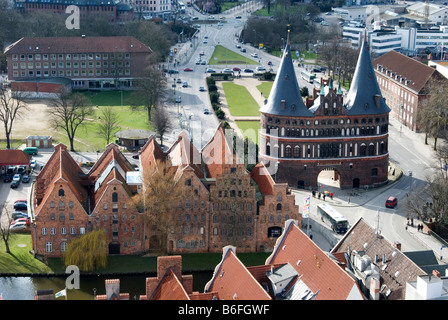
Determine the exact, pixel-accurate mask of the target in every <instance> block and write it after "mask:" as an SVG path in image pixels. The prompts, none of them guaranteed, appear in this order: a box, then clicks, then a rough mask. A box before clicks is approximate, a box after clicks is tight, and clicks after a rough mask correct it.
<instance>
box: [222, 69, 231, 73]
mask: <svg viewBox="0 0 448 320" xmlns="http://www.w3.org/2000/svg"><path fill="white" fill-rule="evenodd" d="M222 73H233V70H232V69H229V68H226V69H222Z"/></svg>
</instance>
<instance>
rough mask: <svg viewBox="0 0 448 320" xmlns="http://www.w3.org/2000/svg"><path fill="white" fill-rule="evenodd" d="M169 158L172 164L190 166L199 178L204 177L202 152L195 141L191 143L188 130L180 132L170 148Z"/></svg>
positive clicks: (181, 166)
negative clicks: (194, 143)
mask: <svg viewBox="0 0 448 320" xmlns="http://www.w3.org/2000/svg"><path fill="white" fill-rule="evenodd" d="M167 159H168V160H169V161H170V163H171V166H175V167H178V169H184V168H185V167H188V166H189V167H191V168H192V169H193V171H194V172H195V174H196V175H197V176H198V178H203V177H204V172H203V169H202V163H201V154H200V153H199V151H198V149H197V148H196V147H195V146H194V145H193V143H191V141H190V138H189V136H188V133H187V132H186V131H182V132H181V133H180V134H179V136H178V138H177V140H176V142H174V144H173V145H172V146H171V148H170V149H169V150H168V152H167Z"/></svg>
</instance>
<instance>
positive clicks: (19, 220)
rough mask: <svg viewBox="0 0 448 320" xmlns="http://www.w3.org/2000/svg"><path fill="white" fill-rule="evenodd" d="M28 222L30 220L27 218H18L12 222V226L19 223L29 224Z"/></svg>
mask: <svg viewBox="0 0 448 320" xmlns="http://www.w3.org/2000/svg"><path fill="white" fill-rule="evenodd" d="M27 221H28V219H27V218H17V219H14V220H12V221H11V225H15V224H16V223H19V222H25V223H26V222H27Z"/></svg>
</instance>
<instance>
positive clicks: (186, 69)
mask: <svg viewBox="0 0 448 320" xmlns="http://www.w3.org/2000/svg"><path fill="white" fill-rule="evenodd" d="M184 71H185V72H190V71H193V69H192V68H188V67H187V68H185V69H184Z"/></svg>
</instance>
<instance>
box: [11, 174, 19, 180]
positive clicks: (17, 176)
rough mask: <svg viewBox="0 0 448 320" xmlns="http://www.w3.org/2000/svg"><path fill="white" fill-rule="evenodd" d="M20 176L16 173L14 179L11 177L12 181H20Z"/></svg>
mask: <svg viewBox="0 0 448 320" xmlns="http://www.w3.org/2000/svg"><path fill="white" fill-rule="evenodd" d="M20 177H21V176H20V174H18V173H16V174H15V175H14V177H12V181H20Z"/></svg>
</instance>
